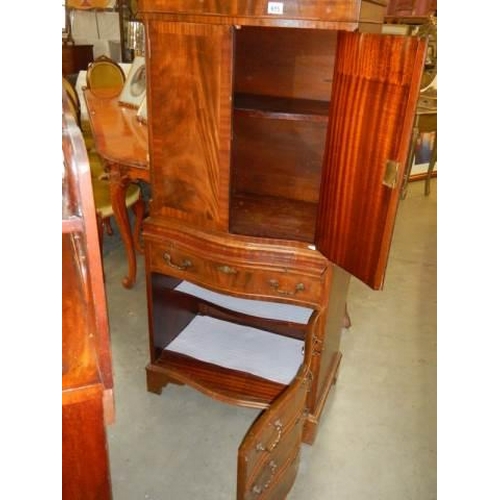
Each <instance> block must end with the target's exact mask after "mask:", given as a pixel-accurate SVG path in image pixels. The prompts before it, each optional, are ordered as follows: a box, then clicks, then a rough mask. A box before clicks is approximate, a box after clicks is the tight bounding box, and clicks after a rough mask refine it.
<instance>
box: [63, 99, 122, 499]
mask: <svg viewBox="0 0 500 500" xmlns="http://www.w3.org/2000/svg"><path fill="white" fill-rule="evenodd" d="M67 99H68V97H67V96H66V94H65V93H64V90H63V114H62V149H63V169H62V254H61V255H62V498H64V500H96V499H99V500H110V499H111V497H112V494H111V480H110V469H109V459H108V448H107V440H106V425H108V424H110V423H111V422H112V421H113V419H114V402H113V379H112V371H111V353H110V343H109V330H108V316H107V309H106V307H107V306H106V297H105V291H104V281H103V272H102V262H101V256H100V246H99V239H98V232H97V224H96V216H95V207H94V199H93V194H92V184H91V178H90V167H89V163H88V158H87V150H86V147H85V143H84V141H83V137H82V134H81V131H80V129H79V128H78V126H77V125H76V122H75V120H74V118H73V116H72V114H71V112H70V111H69V109H70V108H69V104H68V101H67Z"/></svg>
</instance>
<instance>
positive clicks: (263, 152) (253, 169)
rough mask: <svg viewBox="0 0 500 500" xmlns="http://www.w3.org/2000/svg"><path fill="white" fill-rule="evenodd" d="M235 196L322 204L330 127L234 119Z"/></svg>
mask: <svg viewBox="0 0 500 500" xmlns="http://www.w3.org/2000/svg"><path fill="white" fill-rule="evenodd" d="M233 125H234V129H233V158H232V193H233V194H234V193H251V194H258V195H265V196H276V197H280V198H287V199H291V200H299V201H306V202H312V203H317V201H318V193H319V184H320V178H321V166H322V160H323V157H322V151H323V149H324V145H325V136H326V123H319V122H301V121H297V120H273V119H267V118H264V119H259V118H253V117H248V116H246V115H242V116H239V115H238V114H236V115H235V117H234V122H233Z"/></svg>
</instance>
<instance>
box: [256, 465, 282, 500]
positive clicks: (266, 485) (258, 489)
mask: <svg viewBox="0 0 500 500" xmlns="http://www.w3.org/2000/svg"><path fill="white" fill-rule="evenodd" d="M267 466H268V467H269V469H270V470H271V473H270V475H269V479H268V480H267V481H266V482H265V483H264V486H259V485H257V484H254V486H253V488H252V493H253V494H254V495H261V494H262V493H263V492H264V490H267V489H268V488H269V486H271V483H272V481H273V477H274V474H275V472H276V469H277V468H278V464H277V463H276V462H275V461H274V460H271V461H270V462H269V463H268V464H267Z"/></svg>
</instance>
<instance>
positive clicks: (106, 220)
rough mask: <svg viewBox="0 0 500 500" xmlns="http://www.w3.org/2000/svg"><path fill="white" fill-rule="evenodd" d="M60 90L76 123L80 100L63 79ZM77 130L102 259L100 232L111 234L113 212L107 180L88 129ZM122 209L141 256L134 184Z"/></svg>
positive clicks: (139, 202)
mask: <svg viewBox="0 0 500 500" xmlns="http://www.w3.org/2000/svg"><path fill="white" fill-rule="evenodd" d="M68 86H69V87H68ZM63 88H64V89H65V91H66V95H67V96H68V97H69V99H68V100H69V101H72V102H70V108H71V112H72V113H73V116H74V117H75V120H76V117H77V116H80V99H79V98H78V94H77V93H76V91H75V90H74V87H73V86H72V85H71V83H70V82H69V81H68V80H66V79H65V78H64V77H63ZM73 91H74V95H73V97H71V95H72V93H73ZM75 99H76V100H75ZM77 123H78V121H77ZM81 125H83V124H81ZM80 129H81V130H82V135H83V137H84V141H85V145H86V147H87V155H88V159H89V165H90V172H91V178H92V191H93V194H94V203H95V208H96V217H97V229H98V233H99V243H100V248H101V255H102V250H103V239H104V230H106V234H108V235H110V236H111V235H112V234H113V228H112V226H111V217H113V215H114V212H113V207H112V205H111V195H110V190H109V180H108V176H107V172H106V170H105V168H104V165H103V162H102V159H101V157H100V156H99V154H98V153H97V152H96V150H95V148H94V147H93V137H92V131H91V130H90V127H84V126H81V127H80ZM125 206H126V207H127V208H131V209H132V211H133V213H134V215H135V226H134V231H133V236H134V246H135V248H136V250H137V251H138V252H140V253H142V246H141V244H140V230H141V226H142V220H143V219H144V213H145V204H144V200H143V198H142V193H141V188H140V187H139V186H138V185H137V184H130V186H129V188H128V190H127V194H126V196H125Z"/></svg>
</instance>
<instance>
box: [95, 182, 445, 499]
mask: <svg viewBox="0 0 500 500" xmlns="http://www.w3.org/2000/svg"><path fill="white" fill-rule="evenodd" d="M436 190H437V180H433V183H432V193H431V195H430V196H428V197H426V196H424V186H423V183H422V182H413V183H410V186H409V192H408V195H407V198H406V199H405V200H404V201H402V202H401V204H400V209H399V213H398V219H397V223H396V229H395V233H394V239H393V245H392V250H391V256H390V260H389V265H388V269H387V275H386V280H385V286H384V290H383V291H381V292H374V291H372V290H371V289H369V288H368V287H366V286H365V285H364V284H362V283H360V282H359V281H357V280H356V279H353V280H352V281H351V286H350V290H349V310H350V314H351V318H352V322H353V325H352V327H351V328H350V330H348V331H344V333H343V338H342V352H343V360H342V365H341V370H340V376H339V379H338V382H337V386H336V389H335V391H334V392H332V393H331V395H330V398H329V400H328V402H327V404H326V407H325V411H324V414H323V419H322V422H321V426H320V428H319V432H318V436H317V439H316V442H315V444H314V445H313V446H312V447H311V446H308V445H303V446H302V458H301V464H300V468H299V473H298V477H297V479H296V482H295V485H294V487H293V488H292V490H291V492H290V494H289V496H288V500H331V499H336V500H368V499H370V500H374V499H380V500H431V499H434V498H436V482H437V477H436V329H437V327H436V301H437V298H436V240H437V235H436V226H437V224H436V212H437V202H436V200H437V196H436ZM107 238H108V240H107V241H106V244H105V255H104V268H105V273H106V287H107V296H108V308H109V321H110V327H111V342H112V355H113V366H114V383H115V404H116V422H115V423H114V424H113V425H111V426H109V427H108V442H109V455H110V461H111V475H112V484H113V494H114V500H141V499H149V500H233V499H235V496H236V456H237V449H238V445H239V443H240V441H241V440H242V438H243V436H244V434H245V432H246V431H247V429H248V427H249V426H250V424H251V423H252V421H253V420H254V419H255V417H256V416H257V414H258V413H259V412H258V411H257V410H248V409H245V408H238V407H234V406H229V405H226V404H222V403H219V402H217V401H214V400H212V399H210V398H208V397H206V396H204V395H202V394H200V393H198V392H197V391H195V390H193V389H190V388H188V387H185V386H184V387H179V386H168V387H167V388H166V389H165V390H164V391H163V393H162V394H161V395H160V396H158V395H154V394H151V393H148V392H147V391H146V378H145V366H146V364H147V362H148V338H147V336H148V332H147V317H146V292H145V278H144V263H143V258H142V257H140V256H139V259H138V280H137V284H136V286H135V287H134V288H133V289H132V290H126V289H124V288H123V287H122V286H121V279H122V277H123V276H124V275H125V272H126V260H125V254H124V251H123V247H122V245H121V241H120V239H119V236H118V235H117V234H116V235H115V236H113V237H107Z"/></svg>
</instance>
